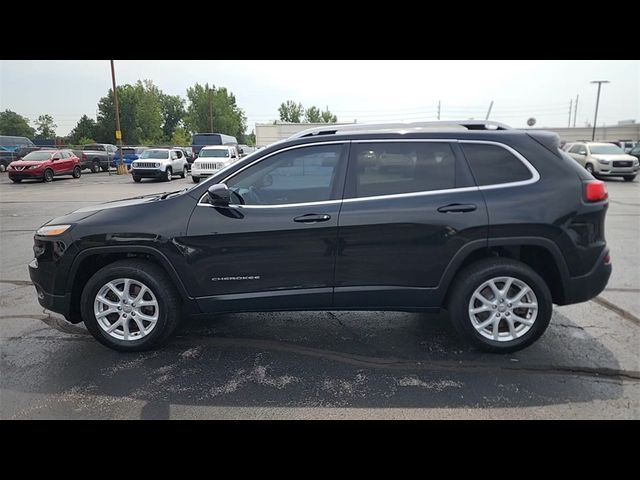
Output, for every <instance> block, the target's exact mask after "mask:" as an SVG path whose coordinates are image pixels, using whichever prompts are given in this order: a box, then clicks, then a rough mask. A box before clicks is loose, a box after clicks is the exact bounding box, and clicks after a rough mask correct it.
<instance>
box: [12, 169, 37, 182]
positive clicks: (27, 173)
mask: <svg viewBox="0 0 640 480" xmlns="http://www.w3.org/2000/svg"><path fill="white" fill-rule="evenodd" d="M43 172H44V170H8V171H7V173H8V174H9V178H11V179H14V178H15V179H21V180H24V179H28V178H31V179H36V178H42V175H43Z"/></svg>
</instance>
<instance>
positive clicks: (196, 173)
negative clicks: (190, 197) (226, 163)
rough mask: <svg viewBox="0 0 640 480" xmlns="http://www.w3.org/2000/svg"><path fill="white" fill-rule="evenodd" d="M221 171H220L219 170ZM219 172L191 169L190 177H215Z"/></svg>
mask: <svg viewBox="0 0 640 480" xmlns="http://www.w3.org/2000/svg"><path fill="white" fill-rule="evenodd" d="M220 170H222V169H220ZM220 170H194V169H193V168H192V169H191V176H192V177H196V178H199V177H203V178H204V177H210V176H211V175H215V174H217V173H218V172H219V171H220Z"/></svg>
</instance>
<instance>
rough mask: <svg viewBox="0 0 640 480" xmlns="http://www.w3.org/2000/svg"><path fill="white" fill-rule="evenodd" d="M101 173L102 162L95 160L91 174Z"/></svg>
mask: <svg viewBox="0 0 640 480" xmlns="http://www.w3.org/2000/svg"><path fill="white" fill-rule="evenodd" d="M99 171H100V162H98V161H97V160H94V161H93V163H92V164H91V173H98V172H99Z"/></svg>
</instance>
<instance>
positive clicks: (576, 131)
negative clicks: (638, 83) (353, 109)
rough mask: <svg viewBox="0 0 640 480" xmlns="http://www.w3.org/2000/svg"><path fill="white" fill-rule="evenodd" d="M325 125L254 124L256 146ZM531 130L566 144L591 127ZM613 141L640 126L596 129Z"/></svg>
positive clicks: (585, 136)
mask: <svg viewBox="0 0 640 480" xmlns="http://www.w3.org/2000/svg"><path fill="white" fill-rule="evenodd" d="M333 125H346V124H345V123H334V124H333ZM326 126H327V124H326V123H286V122H271V123H256V128H255V132H256V145H257V146H258V147H266V146H267V145H270V144H272V143H274V142H278V141H280V140H284V139H286V138H289V137H290V136H291V135H293V134H294V133H298V132H300V131H302V130H306V129H307V128H313V127H326ZM532 130H546V131H550V132H556V133H557V134H558V135H560V139H561V140H564V141H566V142H575V141H578V140H591V134H592V132H593V128H592V127H579V128H540V129H535V128H534V129H532ZM614 140H632V141H638V140H640V124H638V123H631V122H620V124H618V125H611V126H606V127H598V128H596V141H603V142H611V141H614Z"/></svg>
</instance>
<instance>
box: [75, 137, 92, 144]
mask: <svg viewBox="0 0 640 480" xmlns="http://www.w3.org/2000/svg"><path fill="white" fill-rule="evenodd" d="M69 143H71V144H73V145H89V144H90V143H96V141H95V140H94V139H93V138H91V137H80V138H78V140H76V141H75V142H71V141H70V142H69Z"/></svg>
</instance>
